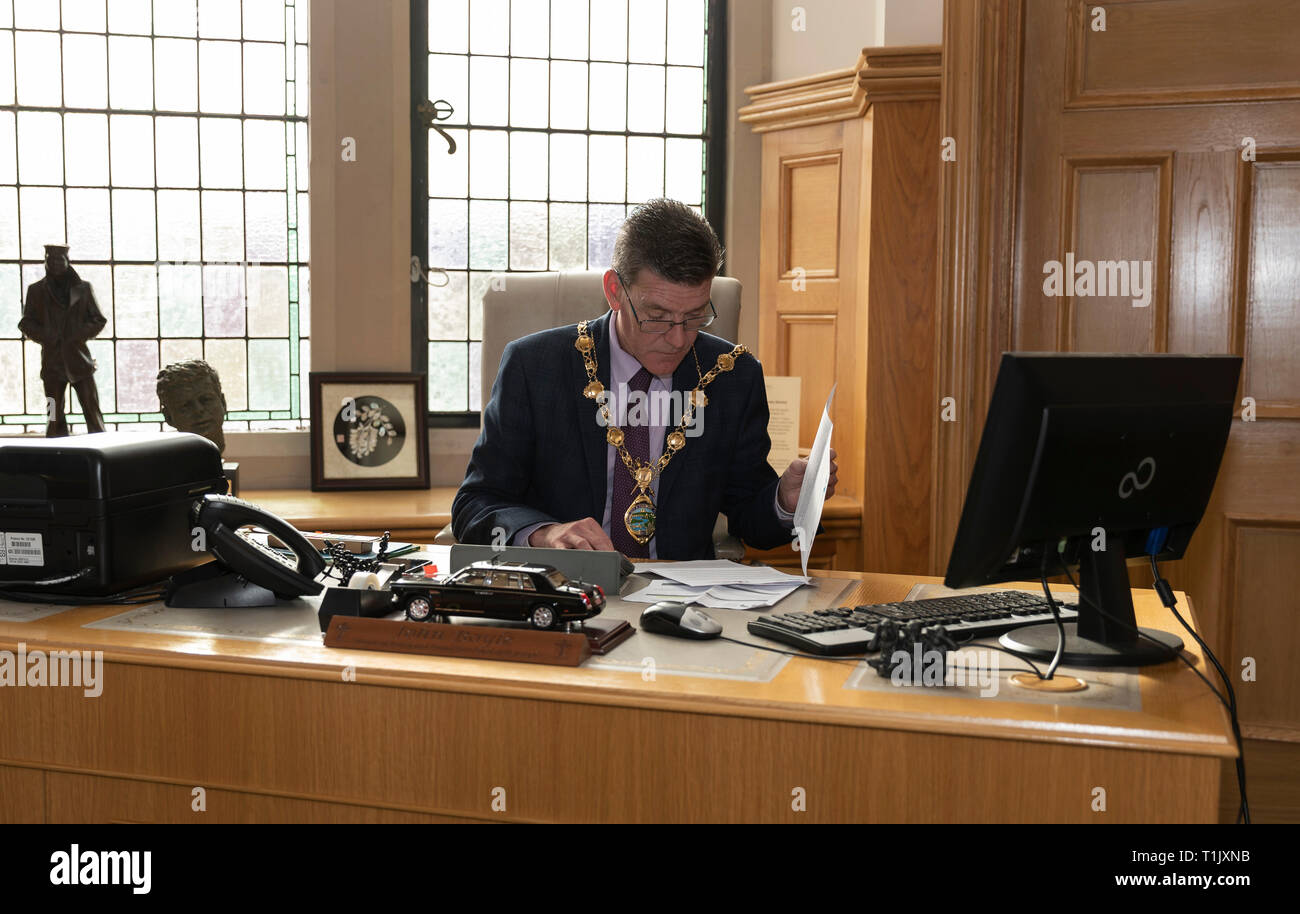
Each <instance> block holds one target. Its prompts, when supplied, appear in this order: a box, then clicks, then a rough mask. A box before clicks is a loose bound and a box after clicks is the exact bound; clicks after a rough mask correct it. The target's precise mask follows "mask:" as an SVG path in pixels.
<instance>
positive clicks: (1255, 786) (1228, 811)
mask: <svg viewBox="0 0 1300 914" xmlns="http://www.w3.org/2000/svg"><path fill="white" fill-rule="evenodd" d="M1244 742H1245V744H1246V748H1245V753H1244V754H1245V758H1246V789H1247V792H1248V793H1249V796H1250V821H1251V822H1253V823H1255V824H1257V825H1279V824H1282V823H1292V824H1294V823H1296V822H1300V779H1298V778H1296V776H1295V773H1296V772H1297V771H1300V743H1287V742H1276V741H1270V740H1262V739H1250V738H1247V739H1245V740H1244ZM1239 800H1240V796H1239V794H1238V790H1237V766H1236V765H1235V764H1234V763H1232V762H1224V763H1223V766H1222V772H1221V774H1220V776H1219V822H1220V823H1221V824H1223V825H1231V824H1232V823H1234V822H1236V821H1237V804H1238V802H1239Z"/></svg>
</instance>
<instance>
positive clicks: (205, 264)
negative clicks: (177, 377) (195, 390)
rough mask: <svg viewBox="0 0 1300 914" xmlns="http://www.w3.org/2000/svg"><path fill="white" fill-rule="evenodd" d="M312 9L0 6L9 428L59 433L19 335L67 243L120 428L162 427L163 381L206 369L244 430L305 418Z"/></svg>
mask: <svg viewBox="0 0 1300 914" xmlns="http://www.w3.org/2000/svg"><path fill="white" fill-rule="evenodd" d="M307 5H308V0H284V2H281V0H242V2H241V0H153V2H150V0H61V2H59V0H0V366H3V370H0V434H4V433H17V432H21V431H24V430H27V431H37V432H39V431H43V430H44V427H45V425H44V416H43V402H44V391H43V388H42V385H41V381H40V377H39V372H40V350H39V347H38V346H37V345H36V344H35V343H33V342H31V341H26V342H23V341H21V340H20V338H19V332H18V329H17V324H18V320H19V317H20V316H21V314H22V308H23V297H24V295H25V290H26V288H27V286H28V285H29V284H31V283H32V282H34V281H36V280H38V279H40V278H42V277H43V275H44V265H43V256H44V252H43V245H44V244H46V243H60V242H66V243H67V244H68V245H70V247H71V251H70V252H69V256H70V259H71V261H72V264H73V267H74V268H75V269H76V270H77V271H78V273H79V274H80V275H81V277H82V278H83V279H85V280H87V281H89V282H90V283H91V284H92V285H93V286H94V289H95V296H96V299H97V300H98V302H99V306H100V309H101V310H102V311H103V312H104V315H105V316H106V317H107V318H108V325H107V326H106V327H105V328H104V331H103V332H102V333H101V334H100V335H99V336H98V338H96V339H94V340H91V341H90V343H89V347H90V351H91V355H92V356H93V357H94V358H95V359H96V361H97V362H98V370H97V371H96V382H97V384H98V387H99V394H100V401H101V406H102V408H103V411H104V418H105V422H106V423H107V425H108V427H109V428H110V429H111V428H114V427H148V426H152V427H154V428H159V427H161V426H160V423H161V420H162V416H161V414H160V413H159V411H158V410H159V405H158V398H157V395H156V393H155V377H156V375H157V373H158V370H159V368H160V366H162V365H166V364H169V363H171V362H175V361H179V360H181V359H189V358H204V359H206V360H207V361H208V362H210V363H211V364H212V365H213V367H215V368H216V369H217V371H218V373H219V374H220V375H221V380H222V387H223V389H224V392H225V395H226V401H227V404H228V406H229V409H230V412H229V414H228V417H227V418H228V420H229V421H228V422H227V428H229V429H247V428H267V427H285V426H294V425H297V424H299V421H300V420H301V419H302V418H304V417H305V413H306V407H307V402H308V397H307V396H306V393H305V390H306V384H307V380H306V379H307V372H308V365H307V357H308V346H307V340H308V334H309V331H310V327H309V311H310V309H309V307H308V300H309V293H308V286H309V277H308V269H307V262H308V255H309V250H308V237H307V223H308V209H307V169H308V156H307V107H308V105H307V103H308V85H307V75H308V69H307V37H308V30H307V13H308V10H307ZM69 406H70V415H69V421H70V422H71V423H72V430H73V431H74V432H82V431H85V427H84V424H83V425H81V426H80V427H78V426H77V425H76V423H77V422H78V421H79V420H80V419H81V416H80V406H79V404H78V403H77V401H76V398H75V397H71V398H70V402H69Z"/></svg>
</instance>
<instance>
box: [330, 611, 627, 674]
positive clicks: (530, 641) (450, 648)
mask: <svg viewBox="0 0 1300 914" xmlns="http://www.w3.org/2000/svg"><path fill="white" fill-rule="evenodd" d="M624 629H626V631H624ZM632 631H633V629H632V627H631V626H630V625H628V624H627V623H626V622H622V621H615V620H610V621H607V622H602V623H600V624H599V625H597V624H595V620H588V621H587V623H585V625H584V628H583V629H582V630H581V631H579V632H574V633H568V632H559V631H538V630H536V629H532V628H497V627H495V626H487V625H450V624H444V623H440V622H407V621H404V620H397V619H367V618H364V617H360V616H334V617H333V618H331V619H330V622H329V628H328V629H327V630H326V632H325V646H326V647H345V648H357V649H360V650H367V651H397V652H399V653H403V654H432V655H435V656H439V657H468V658H471V659H475V660H505V661H508V662H511V663H549V664H553V665H556V666H578V665H579V664H581V663H582V662H583V661H584V660H586V659H587V658H588V657H590V656H591V655H592V654H593V653H600V654H603V653H605V651H607V650H609V649H610V648H611V647H613V646H614V645H615V644H618V643H619V642H621V641H623V640H625V639H626V638H628V637H629V636H630V635H631V634H632Z"/></svg>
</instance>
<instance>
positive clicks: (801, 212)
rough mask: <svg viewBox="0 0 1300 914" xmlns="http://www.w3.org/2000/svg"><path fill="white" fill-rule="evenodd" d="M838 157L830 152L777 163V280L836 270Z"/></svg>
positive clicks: (832, 273)
mask: <svg viewBox="0 0 1300 914" xmlns="http://www.w3.org/2000/svg"><path fill="white" fill-rule="evenodd" d="M840 159H841V154H840V153H839V151H833V152H827V153H822V154H819V155H811V156H793V157H790V158H787V159H783V160H782V161H781V213H782V219H781V266H780V270H781V278H782V279H789V280H794V279H795V278H796V277H797V278H800V279H805V278H815V279H828V278H831V277H834V276H837V275H838V273H839V248H840ZM796 270H802V271H803V273H802V275H800V274H798V273H796V272H795V271H796Z"/></svg>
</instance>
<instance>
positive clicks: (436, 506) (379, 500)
mask: <svg viewBox="0 0 1300 914" xmlns="http://www.w3.org/2000/svg"><path fill="white" fill-rule="evenodd" d="M240 497H241V498H243V499H244V500H245V501H250V502H252V503H253V504H255V505H260V506H261V507H263V508H265V509H266V510H268V511H270V512H271V513H272V514H274V515H276V516H278V517H282V518H284V519H285V520H287V521H288V522H289V523H291V524H293V525H294V526H295V527H297V528H298V529H300V530H309V531H314V530H323V531H325V532H328V533H362V534H370V535H376V536H377V535H378V534H380V533H383V532H384V531H385V530H388V531H391V532H392V534H393V539H394V540H396V541H398V542H406V543H423V542H431V541H432V540H433V538H434V537H435V536H437V535H438V531H440V530H441V529H442V528H443V527H445V526H447V524H449V523H451V502H452V499H453V498H455V497H456V487H455V486H442V487H439V488H433V489H414V490H399V491H382V492H312V491H310V490H306V489H253V490H250V491H246V492H241V493H240ZM822 528H823V532H822V535H821V536H819V537H817V541H816V542H815V543H814V544H813V554H812V556H811V558H810V559H809V562H808V566H809V567H810V568H820V569H823V570H826V569H832V568H836V569H840V570H848V571H851V570H855V569H857V568H858V567H860V564H861V560H862V504H861V502H859V501H857V500H856V499H853V498H849V497H848V496H846V495H832V496H831V497H830V498H828V499H827V500H826V506H825V509H824V510H823V512H822ZM756 559H761V560H762V561H763V562H765V563H767V564H769V565H777V566H782V567H786V568H798V567H799V554H798V553H797V552H794V551H793V550H792V549H790V548H789V547H781V548H779V549H768V550H763V551H760V550H755V549H748V550H746V552H745V560H746V561H751V562H752V561H754V560H756Z"/></svg>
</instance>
